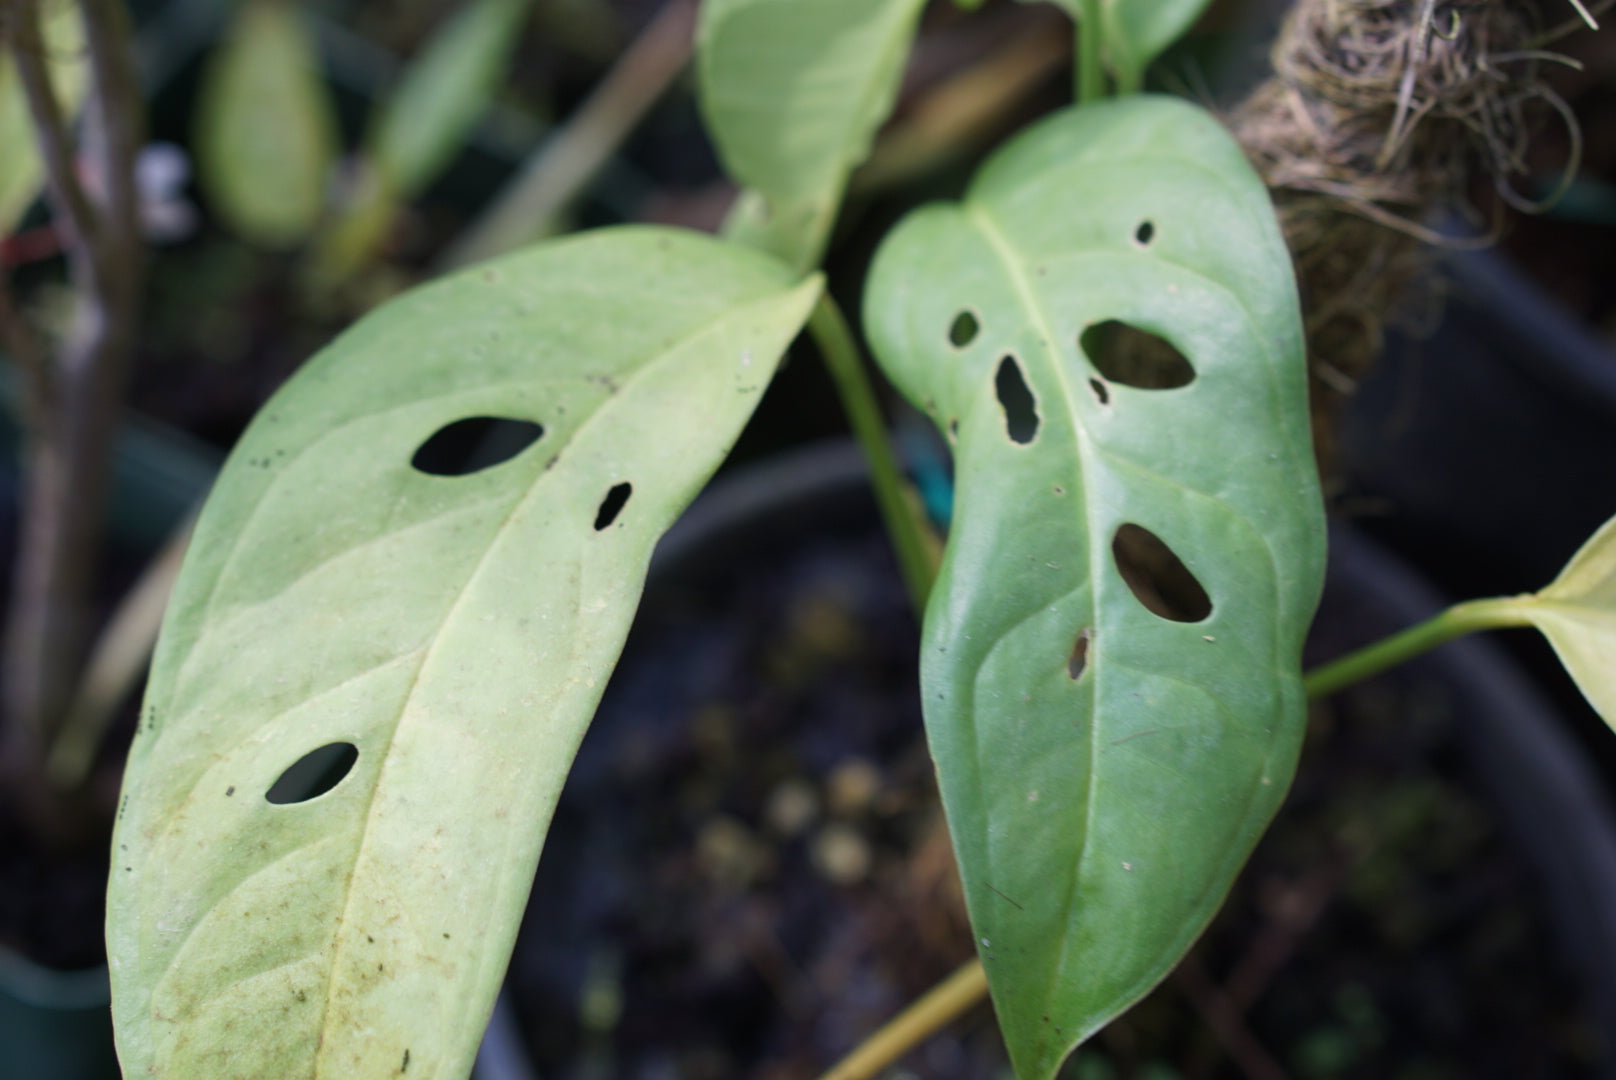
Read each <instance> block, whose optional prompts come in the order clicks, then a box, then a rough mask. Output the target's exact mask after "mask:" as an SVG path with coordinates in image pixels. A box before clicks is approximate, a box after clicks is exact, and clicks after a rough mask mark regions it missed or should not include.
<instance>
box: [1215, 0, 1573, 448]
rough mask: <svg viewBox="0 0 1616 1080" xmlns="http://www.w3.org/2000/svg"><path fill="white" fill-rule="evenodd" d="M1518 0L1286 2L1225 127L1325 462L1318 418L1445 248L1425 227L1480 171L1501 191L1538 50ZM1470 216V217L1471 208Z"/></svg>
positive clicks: (1527, 109)
mask: <svg viewBox="0 0 1616 1080" xmlns="http://www.w3.org/2000/svg"><path fill="white" fill-rule="evenodd" d="M1531 10H1532V9H1531V8H1529V7H1527V6H1526V5H1525V3H1524V2H1523V0H1440V2H1439V0H1296V3H1295V5H1294V6H1293V7H1292V9H1291V11H1290V13H1289V16H1288V17H1287V19H1286V21H1285V24H1284V27H1283V29H1282V30H1281V33H1280V36H1279V39H1278V41H1277V42H1276V43H1275V46H1274V49H1273V53H1272V61H1273V69H1274V71H1273V75H1272V76H1271V77H1270V78H1269V79H1268V80H1267V81H1266V82H1264V83H1262V84H1261V85H1260V86H1259V87H1258V88H1257V89H1256V90H1255V91H1254V92H1253V93H1252V94H1251V95H1250V96H1249V97H1248V98H1247V99H1246V100H1245V101H1244V102H1242V103H1241V104H1240V105H1238V106H1237V107H1236V108H1235V109H1234V111H1233V112H1232V114H1231V115H1230V116H1229V118H1228V120H1229V125H1230V128H1231V129H1232V130H1233V132H1234V134H1235V136H1236V138H1237V139H1239V141H1240V143H1241V145H1242V146H1244V147H1245V149H1246V153H1247V155H1248V156H1249V157H1250V158H1251V159H1252V161H1253V163H1254V164H1255V165H1256V166H1257V169H1258V171H1259V172H1260V173H1261V174H1262V176H1263V178H1264V179H1265V180H1266V181H1267V183H1268V186H1269V188H1270V189H1271V190H1272V191H1273V193H1274V200H1275V203H1276V206H1277V208H1278V211H1279V215H1280V220H1281V223H1282V225H1283V227H1284V230H1285V237H1286V240H1287V241H1288V242H1289V244H1290V248H1291V252H1292V255H1293V256H1294V258H1295V263H1296V269H1297V275H1298V280H1299V283H1300V286H1301V291H1302V307H1303V313H1304V317H1305V319H1306V326H1307V335H1308V349H1309V369H1310V371H1311V377H1312V395H1313V419H1314V429H1315V433H1316V436H1317V440H1318V449H1319V457H1320V463H1321V466H1322V467H1323V469H1324V473H1325V476H1326V479H1327V480H1328V479H1329V478H1330V477H1331V473H1332V467H1333V462H1334V457H1335V445H1334V443H1335V439H1334V430H1333V426H1332V424H1331V421H1330V418H1331V416H1332V414H1333V413H1334V412H1335V408H1336V406H1338V405H1339V404H1340V402H1341V400H1342V399H1343V398H1344V397H1345V396H1346V395H1347V394H1348V393H1350V391H1351V390H1352V388H1353V387H1354V385H1355V384H1356V382H1357V380H1358V378H1359V377H1360V376H1361V375H1362V374H1363V373H1364V371H1365V370H1366V369H1367V368H1368V366H1369V364H1370V363H1371V362H1372V361H1373V359H1374V358H1375V356H1376V355H1377V354H1378V353H1379V352H1380V348H1381V336H1382V328H1383V326H1384V323H1385V320H1386V318H1387V314H1388V312H1390V311H1391V310H1393V305H1394V304H1395V303H1396V302H1397V301H1398V299H1399V298H1400V297H1402V296H1403V295H1404V294H1405V293H1406V292H1407V291H1408V286H1409V285H1410V283H1411V280H1412V279H1413V278H1414V277H1415V276H1416V275H1417V274H1418V273H1419V272H1420V271H1421V270H1422V269H1423V268H1424V267H1425V265H1426V262H1427V258H1428V252H1429V250H1430V245H1431V244H1433V243H1452V241H1445V240H1443V239H1442V238H1441V237H1439V236H1437V235H1435V234H1434V233H1433V232H1432V231H1430V229H1429V227H1428V223H1429V222H1431V221H1432V220H1434V219H1437V218H1439V217H1441V216H1444V215H1451V214H1453V213H1455V212H1461V213H1462V212H1467V203H1466V192H1467V191H1468V190H1470V187H1471V184H1472V181H1473V179H1474V178H1475V177H1476V176H1478V175H1490V176H1491V177H1492V179H1493V181H1494V183H1495V184H1496V185H1497V187H1498V189H1499V191H1500V193H1501V194H1502V195H1503V197H1504V200H1505V201H1506V202H1509V203H1511V204H1512V205H1516V206H1522V205H1523V200H1521V199H1520V198H1519V197H1518V196H1516V195H1515V194H1514V193H1513V191H1512V190H1511V188H1510V187H1509V183H1510V180H1511V179H1512V178H1513V177H1515V176H1517V175H1518V174H1519V173H1520V172H1521V171H1522V168H1523V165H1522V163H1523V161H1524V156H1525V150H1526V144H1527V138H1528V130H1529V121H1530V120H1531V119H1533V117H1534V116H1535V114H1536V113H1538V112H1539V111H1540V110H1539V109H1538V108H1536V106H1540V105H1542V104H1543V103H1545V102H1547V103H1548V104H1550V105H1554V106H1556V107H1557V108H1559V109H1560V111H1561V112H1562V113H1563V114H1564V113H1565V112H1566V110H1565V109H1564V107H1563V106H1560V105H1559V104H1558V99H1556V98H1554V97H1553V95H1552V92H1551V91H1549V90H1548V89H1547V88H1546V87H1544V86H1543V85H1542V84H1541V83H1540V82H1539V81H1538V79H1537V74H1538V68H1539V66H1540V64H1541V63H1542V62H1543V61H1544V60H1546V59H1553V58H1552V57H1551V56H1549V55H1548V54H1546V53H1543V52H1539V51H1534V50H1532V49H1530V48H1529V47H1528V44H1527V43H1528V42H1529V41H1530V39H1531V37H1532V33H1533V30H1534V22H1533V19H1532V18H1531V17H1530V16H1531ZM1472 213H1473V212H1472Z"/></svg>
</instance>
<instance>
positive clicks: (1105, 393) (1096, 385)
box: [1089, 379, 1111, 405]
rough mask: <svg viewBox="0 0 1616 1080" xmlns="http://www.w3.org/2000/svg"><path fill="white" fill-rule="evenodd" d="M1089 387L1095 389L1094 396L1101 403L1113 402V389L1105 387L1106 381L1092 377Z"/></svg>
mask: <svg viewBox="0 0 1616 1080" xmlns="http://www.w3.org/2000/svg"><path fill="white" fill-rule="evenodd" d="M1089 389H1090V390H1093V391H1094V398H1095V400H1096V401H1098V402H1099V403H1100V404H1101V405H1109V404H1111V391H1109V390H1107V389H1106V388H1105V383H1103V382H1101V381H1100V380H1099V379H1090V380H1089Z"/></svg>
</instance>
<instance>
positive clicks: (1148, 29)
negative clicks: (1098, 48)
mask: <svg viewBox="0 0 1616 1080" xmlns="http://www.w3.org/2000/svg"><path fill="white" fill-rule="evenodd" d="M1208 2H1209V0H1143V2H1142V0H1101V16H1100V18H1101V21H1102V23H1103V25H1104V28H1105V29H1104V34H1105V53H1106V59H1107V61H1108V62H1109V63H1110V65H1111V70H1112V71H1113V72H1114V73H1115V75H1116V77H1117V85H1118V87H1119V88H1120V89H1122V90H1123V91H1124V92H1128V93H1131V92H1133V91H1135V90H1137V89H1139V87H1140V86H1141V85H1142V84H1143V82H1144V76H1145V69H1146V68H1148V67H1149V66H1150V65H1151V63H1152V62H1153V61H1154V60H1155V59H1156V57H1158V56H1160V55H1161V54H1162V53H1163V52H1164V51H1166V49H1167V47H1168V46H1170V45H1172V44H1173V42H1175V41H1177V40H1178V39H1179V38H1180V37H1182V36H1183V35H1184V34H1185V33H1186V32H1187V31H1188V30H1189V28H1190V27H1192V26H1194V25H1195V20H1196V19H1199V18H1200V17H1201V12H1203V11H1205V10H1206V6H1207V4H1208Z"/></svg>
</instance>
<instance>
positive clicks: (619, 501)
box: [595, 480, 634, 532]
mask: <svg viewBox="0 0 1616 1080" xmlns="http://www.w3.org/2000/svg"><path fill="white" fill-rule="evenodd" d="M633 493H634V485H633V484H630V483H629V482H628V481H626V480H625V481H624V482H623V483H621V484H613V485H612V489H611V490H610V491H608V492H607V493H606V497H605V498H604V499H602V500H600V510H598V511H597V512H596V513H595V531H596V532H600V531H601V530H602V529H605V528H607V527H608V526H610V525H611V523H612V522H614V521H616V520H617V515H618V514H620V513H622V512H623V507H624V506H625V505H626V504H627V503H628V497H629V496H630V495H632V494H633Z"/></svg>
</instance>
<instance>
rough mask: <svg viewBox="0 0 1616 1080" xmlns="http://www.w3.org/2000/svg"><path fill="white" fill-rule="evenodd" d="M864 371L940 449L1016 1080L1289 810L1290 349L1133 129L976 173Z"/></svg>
mask: <svg viewBox="0 0 1616 1080" xmlns="http://www.w3.org/2000/svg"><path fill="white" fill-rule="evenodd" d="M864 322H865V325H866V327H867V328H868V330H869V334H870V338H871V343H872V345H873V347H874V351H875V353H876V355H877V358H878V359H879V361H880V363H881V364H882V366H883V367H884V368H885V370H886V371H887V373H888V374H889V375H890V377H891V378H892V379H893V381H894V382H895V383H896V384H897V385H898V387H899V388H900V389H901V390H902V391H903V392H904V394H905V395H906V396H907V397H908V398H909V400H910V401H912V402H913V403H914V404H915V405H916V406H917V407H919V408H921V409H922V410H924V411H925V412H926V413H928V414H929V415H930V416H931V417H932V418H933V420H934V421H935V422H936V423H937V425H938V427H939V428H940V429H941V430H942V432H943V434H944V436H945V437H946V438H947V439H948V440H949V441H950V442H951V443H952V444H953V445H954V448H955V477H956V483H957V485H958V486H957V494H956V503H955V508H954V519H953V524H952V527H951V529H950V533H949V537H948V547H947V553H946V555H945V558H944V563H943V568H942V571H941V573H940V575H939V578H938V581H937V585H936V587H935V589H934V591H933V593H932V596H931V600H930V602H929V604H928V606H927V611H926V620H925V629H924V636H923V641H922V651H921V686H922V694H923V699H922V700H923V705H924V710H925V717H926V725H927V733H928V736H929V739H930V742H931V749H932V755H933V757H934V759H935V761H936V764H937V773H938V780H939V784H940V786H941V789H942V796H943V802H944V806H945V808H946V810H947V813H948V821H949V828H950V831H951V833H952V835H953V839H954V846H955V851H956V853H957V855H958V861H959V867H960V876H961V880H962V883H963V885H964V888H965V894H966V899H967V903H968V906H969V910H970V915H971V923H972V927H973V930H974V933H975V936H976V938H977V941H978V944H979V946H980V953H981V956H982V961H983V964H984V966H985V967H986V969H987V973H988V978H989V982H990V985H991V987H992V991H993V998H994V1005H995V1009H996V1011H997V1013H998V1017H999V1022H1000V1026H1001V1028H1002V1030H1003V1032H1004V1035H1005V1040H1006V1043H1007V1045H1008V1047H1009V1050H1010V1054H1011V1059H1012V1061H1013V1062H1014V1064H1015V1068H1016V1073H1017V1075H1018V1076H1020V1077H1021V1078H1022V1080H1047V1078H1048V1077H1050V1076H1052V1075H1053V1074H1054V1072H1055V1071H1056V1069H1057V1067H1058V1066H1059V1065H1060V1063H1061V1060H1062V1059H1063V1058H1064V1057H1065V1056H1066V1054H1067V1053H1068V1052H1069V1051H1070V1050H1071V1049H1072V1047H1073V1046H1075V1045H1076V1044H1077V1043H1079V1042H1081V1041H1082V1040H1083V1039H1085V1038H1087V1037H1088V1036H1089V1035H1091V1034H1092V1033H1093V1032H1095V1031H1096V1030H1098V1029H1099V1028H1100V1027H1101V1026H1102V1025H1104V1024H1105V1023H1106V1022H1107V1021H1109V1020H1110V1019H1111V1018H1112V1017H1114V1016H1116V1015H1117V1014H1118V1013H1120V1012H1121V1011H1122V1010H1124V1009H1125V1008H1127V1007H1128V1006H1129V1005H1131V1004H1132V1003H1133V1002H1135V1001H1137V1000H1138V999H1139V998H1140V997H1141V996H1143V995H1144V994H1145V993H1146V992H1147V991H1149V989H1150V988H1151V987H1152V986H1154V985H1155V984H1156V982H1157V981H1159V980H1160V979H1161V978H1162V977H1163V976H1164V975H1165V974H1166V973H1167V972H1168V971H1169V970H1171V968H1172V967H1173V965H1174V964H1176V963H1177V962H1178V960H1179V958H1180V957H1181V956H1182V955H1183V953H1184V951H1185V950H1186V949H1187V948H1188V947H1189V945H1190V944H1191V942H1193V941H1194V940H1195V937H1196V936H1197V935H1198V934H1199V933H1200V931H1201V929H1202V927H1204V926H1205V924H1206V922H1207V920H1209V919H1210V918H1211V916H1212V914H1213V913H1214V912H1215V911H1216V910H1217V908H1218V905H1219V904H1220V903H1221V902H1222V899H1223V896H1224V893H1225V892H1226V891H1227V889H1228V887H1229V884H1230V883H1231V882H1232V881H1233V879H1234V876H1235V874H1236V873H1237V872H1238V871H1239V869H1240V867H1241V865H1242V863H1243V862H1244V861H1245V858H1246V855H1247V854H1248V853H1249V852H1250V850H1251V847H1252V845H1253V844H1254V843H1255V842H1256V840H1257V837H1258V836H1259V835H1260V834H1261V832H1262V830H1263V829H1264V827H1265V826H1266V824H1267V822H1268V820H1269V818H1270V817H1271V816H1272V815H1273V813H1274V811H1275V810H1276V809H1277V808H1278V806H1279V803H1280V801H1281V800H1282V798H1283V797H1284V793H1285V790H1286V787H1287V786H1288V784H1289V782H1290V778H1291V775H1292V772H1293V770H1294V767H1295V760H1296V754H1297V751H1298V748H1299V746H1300V744H1301V739H1302V731H1303V722H1304V696H1303V691H1302V684H1301V678H1300V655H1301V645H1302V638H1303V635H1304V634H1305V633H1306V631H1307V627H1308V624H1309V622H1310V620H1311V618H1312V615H1313V610H1314V606H1315V604H1316V603H1317V600H1318V595H1319V589H1320V585H1321V578H1322V574H1323V566H1324V529H1323V512H1322V504H1321V500H1320V496H1319V490H1318V479H1317V474H1316V470H1315V466H1314V463H1313V456H1312V449H1311V438H1310V434H1309V429H1308V426H1307V408H1306V405H1307V385H1306V371H1305V365H1304V356H1303V347H1302V331H1301V318H1300V313H1299V311H1298V305H1297V298H1296V287H1295V284H1294V281H1293V278H1292V272H1291V263H1290V256H1289V253H1288V252H1287V251H1286V248H1285V243H1284V240H1283V238H1282V237H1281V235H1280V232H1279V227H1278V225H1277V223H1276V222H1275V220H1274V215H1273V210H1272V207H1271V205H1270V203H1269V199H1268V193H1267V190H1266V189H1265V188H1264V187H1263V185H1262V182H1261V180H1259V179H1258V177H1257V176H1256V175H1255V174H1254V173H1253V172H1252V170H1251V167H1250V166H1249V165H1248V164H1247V163H1246V160H1245V157H1244V156H1243V154H1242V152H1241V150H1240V147H1239V146H1237V145H1236V144H1235V143H1234V142H1233V140H1231V139H1230V138H1229V136H1228V135H1227V133H1225V132H1224V130H1223V129H1222V128H1221V127H1220V126H1219V125H1218V123H1217V121H1216V120H1215V119H1213V118H1212V117H1211V116H1210V115H1208V114H1206V113H1205V112H1202V111H1201V110H1199V109H1196V108H1194V107H1192V106H1190V105H1187V104H1185V103H1183V102H1180V101H1176V100H1172V99H1168V98H1157V97H1131V98H1125V99H1121V100H1118V101H1113V102H1108V103H1104V104H1101V105H1097V106H1092V107H1085V108H1079V109H1069V110H1066V111H1064V112H1061V113H1058V114H1056V115H1054V116H1052V117H1050V118H1048V119H1046V120H1044V121H1042V122H1041V123H1039V124H1037V125H1035V126H1033V127H1032V128H1030V129H1028V130H1027V131H1025V132H1024V133H1022V134H1021V135H1020V136H1018V137H1017V138H1016V139H1014V140H1013V141H1012V142H1011V143H1009V144H1008V145H1007V146H1005V147H1004V148H1003V149H1002V150H1000V151H999V152H998V153H996V154H995V155H994V156H993V157H992V158H991V159H989V161H988V162H987V164H985V165H984V166H983V168H982V170H981V171H980V172H979V173H978V175H977V177H976V178H975V180H974V181H973V183H972V184H971V187H970V189H969V190H968V192H967V194H966V196H965V198H964V199H963V201H961V202H960V203H958V204H946V205H932V206H928V207H923V208H921V209H920V210H917V211H915V212H914V213H912V214H911V215H910V216H909V217H908V218H907V219H906V220H905V221H903V222H902V223H901V224H900V225H899V226H898V227H897V228H896V229H895V230H894V231H893V232H892V233H891V235H889V236H888V238H887V240H886V241H885V243H884V244H883V245H882V247H881V249H880V251H879V253H878V254H877V256H876V260H875V264H874V266H873V268H872V270H871V276H870V283H869V286H868V290H867V293H866V298H865V307H864Z"/></svg>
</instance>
